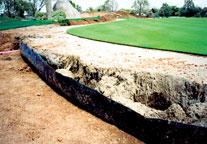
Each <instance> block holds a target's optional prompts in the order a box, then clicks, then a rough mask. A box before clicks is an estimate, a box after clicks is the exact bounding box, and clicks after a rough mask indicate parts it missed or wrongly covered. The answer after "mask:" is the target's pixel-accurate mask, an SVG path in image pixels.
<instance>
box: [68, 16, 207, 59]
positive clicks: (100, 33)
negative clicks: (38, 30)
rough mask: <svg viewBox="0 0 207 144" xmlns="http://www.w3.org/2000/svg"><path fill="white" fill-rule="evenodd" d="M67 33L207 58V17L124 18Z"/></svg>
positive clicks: (71, 30) (73, 29)
mask: <svg viewBox="0 0 207 144" xmlns="http://www.w3.org/2000/svg"><path fill="white" fill-rule="evenodd" d="M67 32H68V33H69V34H72V35H76V36H80V37H84V38H89V39H94V40H100V41H106V42H111V43H117V44H124V45H131V46H137V47H144V48H154V49H161V50H171V51H177V52H184V53H192V54H199V55H207V19H206V18H162V19H127V20H124V21H116V22H111V23H105V24H95V25H88V26H84V27H78V28H77V27H76V28H72V29H69V30H68V31H67Z"/></svg>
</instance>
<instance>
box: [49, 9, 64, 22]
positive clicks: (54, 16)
mask: <svg viewBox="0 0 207 144" xmlns="http://www.w3.org/2000/svg"><path fill="white" fill-rule="evenodd" d="M52 19H53V20H55V21H58V22H60V21H63V20H64V19H66V14H65V12H63V11H61V10H58V11H54V12H53V13H52Z"/></svg>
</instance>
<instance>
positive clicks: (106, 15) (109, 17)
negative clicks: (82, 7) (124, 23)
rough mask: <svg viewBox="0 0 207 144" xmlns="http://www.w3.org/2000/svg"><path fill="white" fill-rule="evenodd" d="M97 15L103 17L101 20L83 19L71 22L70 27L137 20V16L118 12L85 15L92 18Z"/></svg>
mask: <svg viewBox="0 0 207 144" xmlns="http://www.w3.org/2000/svg"><path fill="white" fill-rule="evenodd" d="M87 14H88V15H87ZM90 14H91V15H90ZM98 14H100V15H98ZM95 15H96V16H97V15H98V16H101V18H100V19H87V18H86V19H82V20H78V21H77V20H70V22H69V25H85V24H92V23H98V22H108V21H113V20H115V19H117V18H136V17H135V16H133V15H131V14H130V13H129V12H127V11H117V12H113V13H86V14H85V16H86V17H91V16H95Z"/></svg>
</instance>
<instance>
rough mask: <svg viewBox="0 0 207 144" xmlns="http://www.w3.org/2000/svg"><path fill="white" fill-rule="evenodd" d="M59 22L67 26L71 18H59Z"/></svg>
mask: <svg viewBox="0 0 207 144" xmlns="http://www.w3.org/2000/svg"><path fill="white" fill-rule="evenodd" d="M58 22H59V24H60V25H61V26H67V25H70V20H69V19H63V20H59V21H58Z"/></svg>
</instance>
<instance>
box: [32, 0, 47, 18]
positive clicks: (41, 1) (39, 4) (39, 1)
mask: <svg viewBox="0 0 207 144" xmlns="http://www.w3.org/2000/svg"><path fill="white" fill-rule="evenodd" d="M45 1H46V0H29V2H30V3H31V14H32V16H34V15H35V14H36V13H37V12H39V11H41V9H42V8H43V7H44V6H45Z"/></svg>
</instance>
